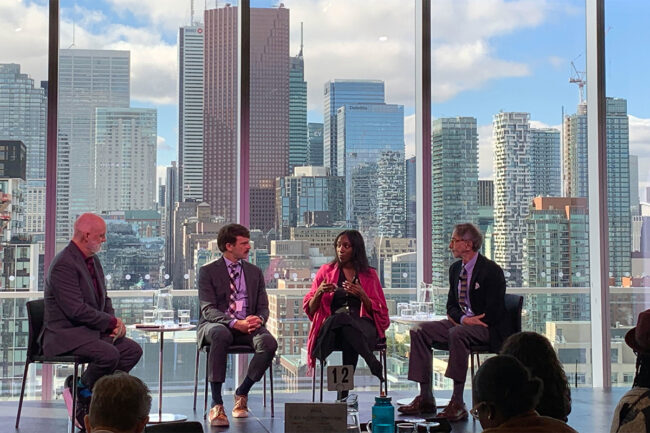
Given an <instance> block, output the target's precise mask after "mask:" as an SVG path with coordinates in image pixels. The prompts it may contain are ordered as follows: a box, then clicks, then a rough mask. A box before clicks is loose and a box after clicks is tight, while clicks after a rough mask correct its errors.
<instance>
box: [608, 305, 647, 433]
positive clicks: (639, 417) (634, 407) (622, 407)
mask: <svg viewBox="0 0 650 433" xmlns="http://www.w3.org/2000/svg"><path fill="white" fill-rule="evenodd" d="M625 343H627V345H628V346H630V347H631V348H632V350H633V351H634V353H635V354H636V374H635V375H634V382H633V383H632V389H630V390H629V391H628V392H626V393H625V395H624V396H623V398H621V400H620V401H619V402H618V405H617V406H616V409H615V410H614V418H613V419H612V428H611V433H634V432H647V431H650V310H645V311H642V312H641V313H639V318H638V320H637V322H636V326H635V327H634V328H632V329H630V330H629V331H628V332H627V334H625Z"/></svg>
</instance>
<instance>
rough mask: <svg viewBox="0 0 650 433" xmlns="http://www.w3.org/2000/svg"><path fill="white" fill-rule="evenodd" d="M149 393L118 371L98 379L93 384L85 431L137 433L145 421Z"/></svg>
mask: <svg viewBox="0 0 650 433" xmlns="http://www.w3.org/2000/svg"><path fill="white" fill-rule="evenodd" d="M150 410H151V395H150V394H149V388H147V385H145V384H144V383H143V382H142V381H141V380H140V379H138V378H137V377H135V376H130V375H128V374H126V373H123V372H118V373H115V374H111V375H108V376H104V377H102V378H101V379H99V380H98V381H97V382H96V383H95V386H94V387H93V396H92V399H91V401H90V409H89V411H88V415H86V418H85V424H86V430H87V431H88V432H89V433H92V432H94V431H95V430H108V431H111V432H114V433H141V432H142V431H143V430H144V427H145V426H146V425H147V422H148V421H149V411H150Z"/></svg>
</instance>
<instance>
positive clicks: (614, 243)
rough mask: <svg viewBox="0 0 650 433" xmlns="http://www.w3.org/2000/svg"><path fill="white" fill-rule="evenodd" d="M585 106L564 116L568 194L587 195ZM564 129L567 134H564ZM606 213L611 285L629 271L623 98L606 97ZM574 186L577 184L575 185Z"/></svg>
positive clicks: (627, 162) (626, 133)
mask: <svg viewBox="0 0 650 433" xmlns="http://www.w3.org/2000/svg"><path fill="white" fill-rule="evenodd" d="M586 117H587V107H586V105H585V104H580V105H578V113H577V114H574V115H571V116H567V117H565V127H564V129H565V135H566V138H565V149H564V159H565V161H566V162H565V164H567V165H566V166H565V179H569V180H570V182H569V183H568V186H569V190H568V191H569V195H570V196H571V197H587V194H588V172H587V122H586ZM567 131H568V132H569V133H567ZM606 131H607V141H606V143H607V215H608V218H609V230H608V231H609V273H610V278H611V279H612V284H614V285H620V284H622V278H623V277H629V276H630V275H631V272H632V262H631V258H630V254H631V247H632V245H631V239H632V233H631V231H632V218H631V213H630V202H631V201H630V137H629V120H628V117H627V100H625V99H622V98H609V97H608V98H607V99H606ZM576 185H577V187H575V186H576Z"/></svg>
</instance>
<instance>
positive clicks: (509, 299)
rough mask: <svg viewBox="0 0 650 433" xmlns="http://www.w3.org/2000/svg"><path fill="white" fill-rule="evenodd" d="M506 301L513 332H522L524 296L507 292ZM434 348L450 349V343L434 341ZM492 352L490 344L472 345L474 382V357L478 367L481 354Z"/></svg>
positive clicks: (471, 362)
mask: <svg viewBox="0 0 650 433" xmlns="http://www.w3.org/2000/svg"><path fill="white" fill-rule="evenodd" d="M504 302H505V304H506V314H507V315H508V318H509V319H510V321H511V322H510V323H511V327H512V330H513V332H512V333H513V334H516V333H517V332H521V309H522V307H523V305H524V297H523V296H519V295H511V294H509V293H506V295H505V298H504ZM433 348H434V349H436V350H446V351H448V350H449V345H448V344H447V343H434V344H433ZM488 353H492V351H491V350H490V346H488V345H486V344H477V345H472V346H470V354H469V358H470V365H471V372H472V382H474V357H476V368H477V369H478V367H480V366H481V357H480V355H485V354H488Z"/></svg>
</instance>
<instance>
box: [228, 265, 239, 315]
mask: <svg viewBox="0 0 650 433" xmlns="http://www.w3.org/2000/svg"><path fill="white" fill-rule="evenodd" d="M228 267H229V268H230V271H229V272H228V275H229V276H230V304H229V305H228V314H230V315H231V316H233V317H234V316H235V311H237V302H236V299H237V285H236V284H235V281H236V280H237V278H238V277H239V263H236V262H235V263H231V264H230V265H228Z"/></svg>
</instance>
